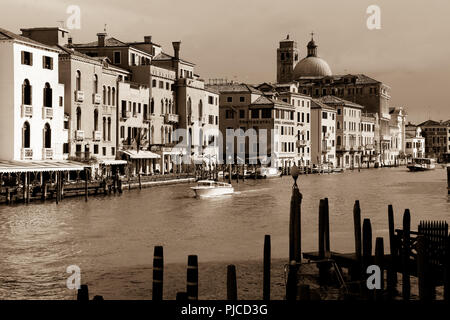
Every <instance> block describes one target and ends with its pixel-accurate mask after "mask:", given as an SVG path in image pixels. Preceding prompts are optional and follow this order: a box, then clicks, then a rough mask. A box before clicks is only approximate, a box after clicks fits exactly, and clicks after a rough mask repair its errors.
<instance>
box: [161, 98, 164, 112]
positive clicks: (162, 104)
mask: <svg viewBox="0 0 450 320" xmlns="http://www.w3.org/2000/svg"><path fill="white" fill-rule="evenodd" d="M161 114H164V100H163V99H161Z"/></svg>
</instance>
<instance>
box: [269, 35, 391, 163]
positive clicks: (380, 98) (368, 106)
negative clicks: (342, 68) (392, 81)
mask: <svg viewBox="0 0 450 320" xmlns="http://www.w3.org/2000/svg"><path fill="white" fill-rule="evenodd" d="M306 49H307V55H306V57H304V58H302V59H298V58H297V55H298V50H297V44H296V42H295V41H293V40H291V39H285V40H283V41H281V42H280V44H279V48H278V49H277V80H278V82H280V83H289V82H295V83H296V84H297V86H298V92H299V93H302V94H305V95H309V96H311V97H312V98H320V97H323V96H327V95H334V96H337V97H339V98H341V99H344V100H347V101H351V102H353V103H356V104H359V105H361V106H363V107H364V112H366V113H376V114H377V115H378V124H377V127H378V128H377V129H378V130H377V133H378V136H377V137H376V140H377V141H378V142H379V143H380V149H381V145H383V147H384V149H386V150H388V148H389V146H390V145H391V139H390V124H389V120H390V114H389V101H390V91H391V88H390V87H389V86H387V85H386V84H384V83H382V82H381V81H378V80H375V79H373V78H371V77H369V76H367V75H365V74H344V75H336V74H333V73H332V71H331V70H332V69H331V67H330V66H329V64H328V63H327V62H326V60H325V59H323V58H321V57H319V55H318V46H317V44H316V41H315V40H314V39H313V38H311V41H310V42H309V43H308V44H307V48H306ZM380 152H381V151H380ZM390 156H391V155H390V153H389V152H386V157H389V158H390Z"/></svg>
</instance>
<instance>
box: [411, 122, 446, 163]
mask: <svg viewBox="0 0 450 320" xmlns="http://www.w3.org/2000/svg"><path fill="white" fill-rule="evenodd" d="M419 127H420V128H421V129H422V136H423V137H424V138H425V156H426V157H427V158H435V159H437V160H438V161H444V159H446V157H448V154H449V153H450V120H449V121H445V122H444V121H434V120H427V121H425V122H422V123H421V124H419Z"/></svg>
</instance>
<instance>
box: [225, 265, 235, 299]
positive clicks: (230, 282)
mask: <svg viewBox="0 0 450 320" xmlns="http://www.w3.org/2000/svg"><path fill="white" fill-rule="evenodd" d="M227 300H231V301H236V300H237V280H236V266H235V265H233V264H230V265H228V266H227Z"/></svg>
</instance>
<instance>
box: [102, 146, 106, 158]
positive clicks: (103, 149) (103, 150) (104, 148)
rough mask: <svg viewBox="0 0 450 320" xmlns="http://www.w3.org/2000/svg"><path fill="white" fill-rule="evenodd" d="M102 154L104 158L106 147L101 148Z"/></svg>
mask: <svg viewBox="0 0 450 320" xmlns="http://www.w3.org/2000/svg"><path fill="white" fill-rule="evenodd" d="M102 154H103V155H104V156H106V147H103V148H102Z"/></svg>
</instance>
